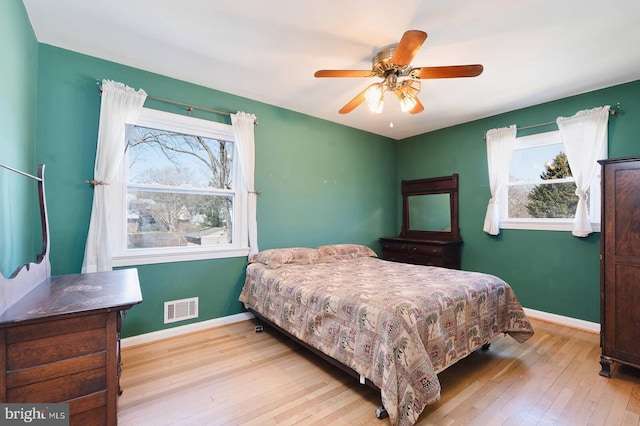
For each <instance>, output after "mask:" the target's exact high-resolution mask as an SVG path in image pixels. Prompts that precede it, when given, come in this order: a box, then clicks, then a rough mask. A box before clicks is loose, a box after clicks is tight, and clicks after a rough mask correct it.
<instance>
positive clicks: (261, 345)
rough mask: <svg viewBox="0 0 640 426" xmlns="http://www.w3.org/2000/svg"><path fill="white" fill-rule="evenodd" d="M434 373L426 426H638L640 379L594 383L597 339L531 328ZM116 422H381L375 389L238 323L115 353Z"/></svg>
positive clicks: (542, 325) (630, 376) (618, 370)
mask: <svg viewBox="0 0 640 426" xmlns="http://www.w3.org/2000/svg"><path fill="white" fill-rule="evenodd" d="M532 322H533V325H534V330H535V334H534V336H533V337H532V338H531V339H529V340H528V341H527V342H525V343H523V344H518V343H517V342H516V341H515V340H513V339H512V338H510V337H509V336H500V337H498V338H497V339H496V340H495V341H494V342H493V343H492V345H491V348H490V349H489V350H488V351H486V352H483V351H478V352H476V353H474V354H472V355H470V356H468V357H467V358H465V359H463V360H461V361H459V362H458V363H457V364H455V365H453V366H451V367H449V368H448V369H447V370H445V371H443V372H442V373H440V375H439V377H440V382H441V384H442V398H441V400H440V401H439V402H437V403H436V404H433V405H430V406H427V408H426V409H425V410H424V412H423V413H422V415H421V416H420V420H419V422H418V423H417V424H418V425H421V426H426V425H452V424H455V425H460V424H464V425H466V424H473V425H483V426H485V425H640V371H638V370H635V369H632V368H630V367H625V366H620V365H618V364H614V366H613V376H612V378H610V379H607V378H604V377H601V376H600V375H598V372H599V371H600V364H599V363H598V356H599V354H600V348H599V336H598V335H597V334H593V333H588V332H584V331H580V330H575V329H572V328H567V327H562V326H559V325H555V324H551V323H546V322H541V321H536V320H533V321H532ZM122 359H123V364H124V368H123V372H122V378H121V384H122V387H123V389H124V393H123V395H122V396H121V397H120V401H119V407H118V410H119V413H118V419H119V424H120V425H125V426H133V425H135V426H143V425H154V426H159V425H260V426H264V425H323V426H324V425H374V426H375V425H380V426H384V425H389V420H388V419H385V420H378V419H376V417H375V409H376V408H377V407H378V406H379V405H380V397H379V395H378V394H377V392H376V391H374V390H373V389H370V388H368V387H365V386H361V385H359V384H358V383H357V380H355V379H353V378H352V377H351V376H348V375H346V374H345V373H343V372H341V371H340V370H338V369H336V368H335V367H333V366H331V365H329V364H328V363H327V362H326V361H323V360H321V359H319V358H318V357H316V356H315V355H313V354H311V353H309V352H308V351H305V350H303V349H302V348H300V347H299V346H297V345H296V344H295V343H293V342H290V341H289V340H288V339H286V338H284V337H282V336H281V335H280V334H278V333H277V332H275V331H269V330H266V331H265V332H263V333H255V332H254V323H253V322H252V321H244V322H241V323H237V324H231V325H226V326H222V327H218V328H215V329H211V330H206V331H202V332H197V333H193V334H190V335H186V336H180V337H176V338H172V339H168V340H165V341H161V342H155V343H151V344H147V345H141V346H137V347H131V348H126V349H123V351H122Z"/></svg>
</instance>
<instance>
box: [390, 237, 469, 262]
mask: <svg viewBox="0 0 640 426" xmlns="http://www.w3.org/2000/svg"><path fill="white" fill-rule="evenodd" d="M381 240H382V250H383V252H382V255H383V257H384V259H386V260H391V261H394V262H403V263H413V264H416V265H427V266H442V267H446V268H454V269H460V242H449V241H443V242H439V241H416V240H403V239H400V238H396V239H392V238H388V239H387V238H382V239H381Z"/></svg>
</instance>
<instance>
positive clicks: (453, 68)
mask: <svg viewBox="0 0 640 426" xmlns="http://www.w3.org/2000/svg"><path fill="white" fill-rule="evenodd" d="M483 69H484V68H483V66H482V65H480V64H475V65H450V66H445V67H424V68H414V69H412V70H411V71H410V72H409V74H410V75H411V76H413V77H417V78H457V77H476V76H478V75H480V74H482V70H483Z"/></svg>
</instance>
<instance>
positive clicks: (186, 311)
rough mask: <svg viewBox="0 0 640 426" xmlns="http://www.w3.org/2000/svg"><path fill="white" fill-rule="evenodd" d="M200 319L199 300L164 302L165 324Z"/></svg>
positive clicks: (195, 298) (193, 298)
mask: <svg viewBox="0 0 640 426" xmlns="http://www.w3.org/2000/svg"><path fill="white" fill-rule="evenodd" d="M191 318H198V298H197V297H192V298H190V299H182V300H171V301H169V302H164V323H165V324H167V323H170V322H176V321H183V320H187V319H191Z"/></svg>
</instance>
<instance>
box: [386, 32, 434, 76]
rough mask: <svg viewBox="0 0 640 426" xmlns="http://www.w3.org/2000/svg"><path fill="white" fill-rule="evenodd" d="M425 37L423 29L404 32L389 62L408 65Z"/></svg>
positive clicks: (402, 65)
mask: <svg viewBox="0 0 640 426" xmlns="http://www.w3.org/2000/svg"><path fill="white" fill-rule="evenodd" d="M426 39H427V33H425V32H424V31H420V30H409V31H407V32H405V33H404V34H403V35H402V38H401V39H400V43H398V47H396V51H395V52H394V53H393V56H392V57H391V62H392V63H393V64H395V65H398V66H401V67H404V66H407V65H409V64H410V63H411V61H412V60H413V58H414V56H416V53H418V50H419V49H420V46H422V43H424V41H425V40H426Z"/></svg>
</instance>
